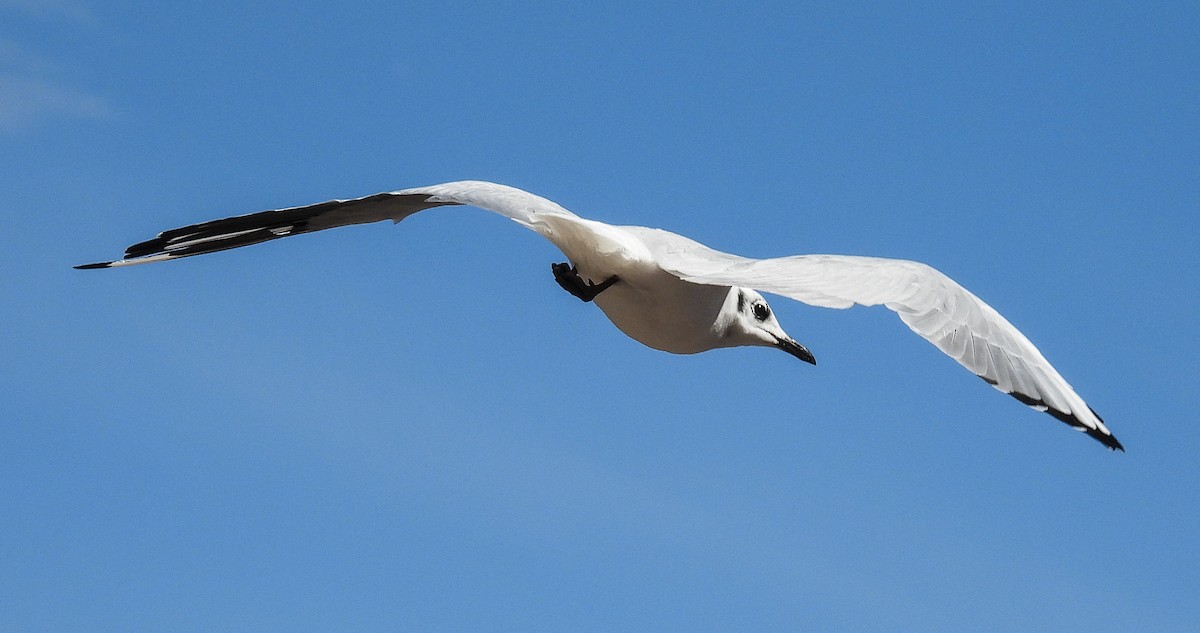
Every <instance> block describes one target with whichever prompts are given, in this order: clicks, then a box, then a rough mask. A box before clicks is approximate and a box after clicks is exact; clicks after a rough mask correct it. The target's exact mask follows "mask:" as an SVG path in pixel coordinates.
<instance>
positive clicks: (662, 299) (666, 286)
mask: <svg viewBox="0 0 1200 633" xmlns="http://www.w3.org/2000/svg"><path fill="white" fill-rule="evenodd" d="M447 205H468V206H473V207H478V208H480V209H484V210H487V211H492V212H494V213H498V214H500V215H502V216H504V217H506V218H508V219H510V220H513V221H515V222H516V223H517V224H520V225H522V226H524V227H526V228H529V229H531V230H533V231H536V232H537V233H538V234H539V235H541V236H542V237H544V238H546V239H547V240H549V241H550V242H551V243H552V244H554V246H556V247H558V249H559V250H561V251H562V253H563V254H564V255H566V257H567V261H566V262H563V263H554V264H552V265H551V272H552V273H553V276H554V280H555V281H556V282H557V283H558V284H559V285H560V286H562V288H563V289H564V290H566V291H567V292H569V293H571V294H572V295H574V296H575V297H578V298H579V299H580V300H582V301H584V302H592V303H595V305H597V306H599V308H600V309H601V310H602V311H603V312H604V314H605V315H606V316H607V317H608V319H609V320H610V321H612V323H613V325H615V326H616V327H617V328H618V329H620V330H621V331H622V332H624V333H625V334H626V335H628V336H629V337H630V338H632V339H634V340H635V341H638V342H639V343H642V344H643V345H646V346H648V347H651V348H653V349H657V350H662V351H664V352H671V353H674V354H695V353H699V352H704V351H708V350H711V349H717V348H724V347H738V346H766V347H774V348H777V349H780V350H783V351H785V352H787V353H788V354H791V355H792V356H795V357H796V358H798V359H800V360H802V361H805V362H808V363H812V364H814V365H815V364H816V359H815V358H814V357H813V355H812V353H811V352H810V351H809V350H808V348H806V347H805V346H804V345H801V344H800V343H799V342H797V341H796V340H795V339H794V338H792V337H791V336H789V335H788V334H787V333H786V332H784V330H783V327H782V326H780V324H779V321H778V320H777V319H776V318H775V314H774V312H773V311H772V310H771V307H770V306H769V305H768V304H767V301H766V300H765V299H764V298H763V296H762V294H760V293H762V292H765V293H769V294H774V295H781V296H784V297H788V298H791V299H795V300H797V301H801V302H803V303H806V304H809V305H813V306H820V307H824V308H849V307H851V306H854V305H863V306H874V305H880V304H882V305H884V306H885V307H887V308H888V309H890V310H892V311H893V312H895V313H896V314H898V315H899V316H900V320H901V321H903V322H904V324H905V325H907V326H908V327H909V328H910V329H912V331H913V332H916V333H917V334H918V335H920V336H921V337H923V338H924V339H926V340H927V341H929V342H930V343H932V344H933V345H935V346H937V348H938V349H940V350H942V351H943V352H945V353H946V355H948V356H949V357H950V358H953V359H954V360H956V361H958V363H959V364H961V365H962V366H963V367H966V368H967V369H968V370H970V371H971V372H972V373H974V374H975V375H977V376H979V377H980V378H982V379H983V380H985V381H986V382H987V383H988V384H990V385H991V386H993V387H995V388H996V389H998V390H1000V391H1001V392H1003V393H1006V394H1008V395H1010V396H1012V397H1014V398H1016V399H1017V400H1019V401H1020V402H1021V403H1023V404H1025V405H1028V406H1029V407H1032V408H1033V409H1036V410H1037V411H1042V412H1045V413H1048V414H1050V415H1052V416H1054V417H1055V418H1057V419H1058V420H1060V421H1062V422H1064V423H1066V424H1067V425H1069V426H1070V427H1072V428H1074V429H1076V430H1078V431H1082V432H1084V433H1087V434H1088V435H1089V436H1091V437H1092V438H1095V439H1096V440H1097V441H1099V442H1100V443H1102V444H1104V446H1106V447H1108V448H1109V449H1110V450H1114V451H1115V450H1118V449H1119V450H1121V451H1124V450H1125V449H1124V447H1123V446H1121V443H1120V442H1118V441H1117V439H1116V438H1115V437H1113V435H1112V433H1111V432H1110V431H1109V430H1108V427H1106V426H1105V425H1104V421H1103V420H1101V419H1100V416H1099V415H1097V414H1096V412H1095V411H1093V410H1092V408H1091V407H1089V406H1088V405H1087V404H1086V403H1084V401H1083V399H1082V398H1081V397H1080V396H1079V395H1078V394H1076V393H1075V390H1074V389H1072V388H1071V385H1069V384H1067V381H1066V380H1064V379H1063V377H1062V376H1061V375H1059V373H1058V371H1057V370H1055V369H1054V367H1053V366H1051V365H1050V363H1049V362H1048V361H1047V360H1046V359H1045V357H1043V356H1042V353H1041V352H1039V351H1038V349H1037V348H1036V347H1034V345H1033V343H1031V342H1030V341H1029V339H1028V338H1026V337H1025V335H1024V334H1022V333H1021V332H1020V331H1019V330H1018V329H1017V328H1016V327H1014V326H1013V325H1012V324H1011V323H1009V322H1008V320H1007V319H1005V318H1004V317H1003V316H1001V315H1000V313H999V312H997V311H996V310H994V309H993V308H992V307H991V306H989V305H988V304H986V303H984V302H983V300H981V299H980V298H978V297H976V296H975V295H974V294H971V292H969V291H968V290H967V289H966V288H963V287H962V286H960V285H959V284H958V283H956V282H955V281H954V280H952V279H950V278H949V277H947V276H946V275H944V274H942V273H941V272H938V271H937V270H935V269H934V268H932V267H930V266H928V265H926V264H922V263H920V262H915V261H908V260H902V259H884V258H879V257H858V256H846V255H795V256H791V257H778V258H771V259H751V258H748V257H739V256H737V255H731V254H729V253H723V252H720V251H717V250H713V249H711V248H709V247H707V246H705V245H703V244H700V243H699V242H696V241H694V240H691V239H689V238H686V237H684V236H682V235H677V234H675V233H671V232H668V231H664V230H662V229H654V228H647V227H642V226H614V225H611V224H605V223H603V222H598V221H595V220H589V219H586V218H581V217H579V216H577V215H575V214H574V213H571V212H570V211H568V210H567V209H565V208H563V207H562V206H560V205H558V204H557V203H555V202H552V201H550V200H547V199H546V198H543V197H541V196H537V195H534V194H532V193H529V192H527V191H523V190H521V189H517V188H514V187H509V186H507V185H501V184H496V183H491V182H482V181H459V182H448V183H443V184H439V185H432V186H428V187H414V188H411V189H402V190H399V191H390V192H384V193H377V194H374V195H370V196H365V197H362V198H354V199H349V200H331V201H328V202H321V203H318V204H313V205H308V206H302V207H291V208H286V209H277V210H273V211H262V212H259V213H251V214H248V215H240V216H235V217H231V218H224V219H220V220H212V221H209V222H201V223H199V224H192V225H189V226H185V227H181V228H177V229H172V230H169V231H164V232H162V233H159V234H158V236H157V237H155V238H153V239H151V240H147V241H145V242H139V243H137V244H134V245H133V246H130V247H129V248H128V249H126V250H125V256H124V258H123V259H120V260H116V261H110V262H99V263H95V264H84V265H81V266H76V268H116V267H120V266H131V265H134V264H148V263H151V262H160V261H165V260H170V259H179V258H181V257H189V256H192V255H201V254H204V253H212V252H216V251H222V250H226V249H230V248H238V247H241V246H249V245H251V244H257V243H259V242H266V241H270V240H275V239H279V238H282V237H288V236H292V235H299V234H301V233H311V232H313V231H320V230H323V229H331V228H334V227H339V226H347V225H351V224H365V223H370V222H379V221H383V220H391V221H392V222H394V223H398V222H400V221H401V220H403V219H404V218H407V217H408V216H410V215H412V214H414V213H416V212H418V211H422V210H424V209H429V208H433V207H440V206H447Z"/></svg>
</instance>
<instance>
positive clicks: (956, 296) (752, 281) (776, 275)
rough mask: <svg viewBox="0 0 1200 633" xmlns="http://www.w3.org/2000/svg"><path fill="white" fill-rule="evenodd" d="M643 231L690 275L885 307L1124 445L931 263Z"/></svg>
mask: <svg viewBox="0 0 1200 633" xmlns="http://www.w3.org/2000/svg"><path fill="white" fill-rule="evenodd" d="M628 228H630V229H631V230H633V231H635V232H637V233H638V235H639V237H640V238H641V239H642V241H643V242H645V243H646V245H647V247H649V249H650V251H651V252H652V253H654V257H655V259H656V260H657V262H658V264H659V266H661V267H662V268H663V269H664V270H666V271H667V272H670V273H671V274H674V275H676V276H678V277H680V278H681V279H684V280H685V281H690V282H694V283H702V284H716V285H729V286H743V287H748V288H754V289H756V290H760V291H763V292H770V293H773V294H778V295H783V296H785V297H789V298H792V299H796V300H797V301H803V302H804V303H807V304H810V305H815V306H821V307H825V308H849V307H851V306H853V305H856V304H857V305H864V306H872V305H879V304H882V305H884V306H886V307H887V308H888V309H890V310H892V311H894V312H896V313H897V314H898V315H899V316H900V319H901V320H902V321H904V323H905V324H906V325H908V327H909V328H911V329H912V331H913V332H916V333H917V334H919V335H920V336H921V337H923V338H925V339H926V340H928V341H929V342H930V343H933V344H934V345H935V346H937V347H938V349H940V350H942V351H943V352H945V353H946V355H948V356H950V357H951V358H953V359H954V360H956V361H958V363H959V364H961V365H962V366H963V367H966V368H967V369H969V370H970V371H971V372H972V373H974V374H975V375H977V376H979V377H980V378H982V379H984V380H985V381H987V382H988V384H990V385H992V386H993V387H995V388H996V389H998V390H1000V391H1002V392H1004V393H1007V394H1009V395H1011V396H1013V397H1014V398H1016V399H1017V400H1019V401H1021V402H1022V403H1024V404H1026V405H1028V406H1030V407H1033V408H1035V409H1037V410H1039V411H1044V412H1046V413H1049V414H1051V415H1053V416H1054V417H1055V418H1057V419H1059V420H1061V421H1063V422H1065V423H1067V424H1069V425H1070V426H1072V427H1073V428H1075V429H1076V430H1079V431H1083V432H1086V433H1087V434H1088V435H1090V436H1091V437H1093V438H1095V439H1096V440H1098V441H1100V442H1101V443H1103V444H1104V445H1105V446H1107V447H1109V448H1110V449H1113V450H1116V449H1120V450H1124V447H1122V446H1121V443H1120V442H1118V441H1117V439H1116V438H1115V437H1113V435H1112V433H1111V432H1109V430H1108V428H1107V427H1106V426H1105V425H1104V421H1103V420H1101V419H1100V416H1098V415H1096V413H1095V411H1093V410H1092V409H1091V408H1090V407H1089V406H1088V405H1087V404H1086V403H1084V401H1083V399H1082V398H1081V397H1080V396H1079V395H1078V394H1077V393H1075V390H1074V389H1072V388H1071V385H1069V384H1068V383H1067V381H1066V380H1064V379H1063V377H1062V376H1061V375H1059V373H1058V371H1057V370H1055V369H1054V367H1053V366H1052V365H1050V363H1049V362H1048V361H1047V360H1046V359H1045V357H1044V356H1042V353H1041V352H1039V351H1038V349H1037V348H1036V347H1034V345H1033V343H1031V342H1030V341H1029V339H1028V338H1026V337H1025V335H1024V334H1022V333H1021V331H1020V330H1018V329H1017V328H1016V327H1015V326H1013V324H1011V323H1009V322H1008V320H1007V319H1005V318H1004V317H1003V316H1001V315H1000V313H999V312H996V310H994V309H993V308H992V307H991V306H989V305H988V304H986V303H984V302H983V300H982V299H980V298H979V297H976V296H975V295H974V294H971V292H969V291H968V290H967V289H966V288H963V287H962V286H960V285H959V284H958V283H956V282H955V281H954V280H953V279H950V278H949V277H947V276H946V275H944V274H942V273H941V272H939V271H937V270H935V269H934V268H932V267H930V266H927V265H925V264H922V263H919V262H914V261H908V260H901V259H884V258H878V257H852V256H842V255H798V256H794V257H780V258H774V259H750V258H746V257H739V256H737V255H730V254H728V253H722V252H720V251H716V250H713V249H711V248H708V247H707V246H704V245H703V244H700V243H699V242H696V241H694V240H690V239H688V238H686V237H683V236H681V235H676V234H674V233H670V232H668V231H662V230H659V229H641V228H634V227H628Z"/></svg>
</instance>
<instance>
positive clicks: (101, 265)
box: [74, 262, 113, 270]
mask: <svg viewBox="0 0 1200 633" xmlns="http://www.w3.org/2000/svg"><path fill="white" fill-rule="evenodd" d="M112 265H113V263H112V262H96V263H95V264H80V265H78V266H75V267H74V268H75V270H90V269H92V268H109V267H111V266H112Z"/></svg>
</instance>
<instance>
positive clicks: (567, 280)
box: [550, 263, 620, 303]
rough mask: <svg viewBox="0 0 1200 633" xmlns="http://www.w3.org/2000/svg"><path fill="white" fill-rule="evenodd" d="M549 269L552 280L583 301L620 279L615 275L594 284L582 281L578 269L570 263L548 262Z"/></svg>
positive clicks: (589, 299) (588, 299)
mask: <svg viewBox="0 0 1200 633" xmlns="http://www.w3.org/2000/svg"><path fill="white" fill-rule="evenodd" d="M550 270H551V271H552V272H553V273H554V281H557V282H558V285H560V286H562V289H563V290H566V291H567V292H569V293H571V294H572V295H574V296H576V297H578V298H579V300H580V301H583V302H585V303H587V302H589V301H591V300H592V299H595V298H596V295H598V294H600V293H601V292H604V291H605V290H607V289H608V287H609V286H611V285H613V284H615V283H617V282H618V281H620V279H618V278H617V276H616V275H613V276H612V277H609V278H608V279H605V280H604V281H602V282H600V283H598V284H594V283H592V282H590V281H584V280H583V277H580V276H579V271H578V270H577V269H576V268H575V267H574V266H571V265H570V264H567V263H562V264H550Z"/></svg>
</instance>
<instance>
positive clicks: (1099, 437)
mask: <svg viewBox="0 0 1200 633" xmlns="http://www.w3.org/2000/svg"><path fill="white" fill-rule="evenodd" d="M1008 395H1010V396H1012V397H1014V398H1016V399H1017V400H1019V401H1020V402H1021V404H1024V405H1027V406H1030V407H1035V408H1037V409H1041V410H1043V411H1045V412H1046V413H1049V414H1050V415H1052V416H1054V418H1055V419H1057V420H1058V421H1060V422H1063V423H1065V424H1066V425H1068V426H1070V427H1071V428H1073V429H1076V430H1079V431H1083V432H1084V433H1087V435H1088V437H1090V438H1092V439H1094V440H1096V441H1097V442H1100V443H1101V444H1103V445H1104V446H1106V447H1107V448H1108V450H1110V451H1114V452H1115V451H1121V452H1122V453H1124V452H1125V447H1124V446H1122V445H1121V443H1120V442H1118V441H1117V438H1115V437H1113V436H1112V435H1110V434H1108V433H1105V432H1103V431H1101V430H1099V429H1090V428H1088V427H1086V426H1084V425H1083V422H1082V421H1080V420H1077V419H1076V418H1075V416H1073V415H1071V414H1069V413H1063V412H1062V411H1059V410H1057V409H1055V408H1054V407H1051V406H1050V405H1048V404H1046V403H1045V402H1044V401H1042V400H1041V399H1040V398H1030V397H1029V396H1027V395H1025V394H1023V393H1018V392H1016V391H1013V392H1009V394H1008ZM1088 409H1089V410H1091V412H1092V415H1094V416H1096V419H1097V420H1100V423H1101V424H1104V419H1103V418H1101V417H1100V415H1099V414H1098V413H1096V410H1095V409H1092V408H1091V407H1088Z"/></svg>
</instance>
